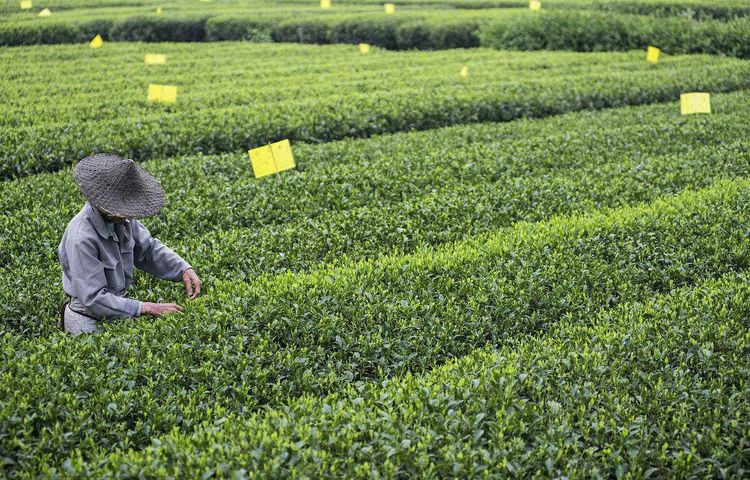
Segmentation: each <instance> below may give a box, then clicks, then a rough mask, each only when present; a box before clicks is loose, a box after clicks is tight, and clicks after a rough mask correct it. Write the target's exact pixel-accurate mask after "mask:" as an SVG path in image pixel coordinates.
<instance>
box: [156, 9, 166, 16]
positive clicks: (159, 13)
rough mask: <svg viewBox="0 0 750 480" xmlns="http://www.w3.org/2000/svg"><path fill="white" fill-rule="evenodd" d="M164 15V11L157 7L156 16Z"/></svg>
mask: <svg viewBox="0 0 750 480" xmlns="http://www.w3.org/2000/svg"><path fill="white" fill-rule="evenodd" d="M162 13H164V11H163V10H162V9H161V7H156V14H157V15H161V14H162Z"/></svg>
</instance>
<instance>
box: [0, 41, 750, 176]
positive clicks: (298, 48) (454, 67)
mask: <svg viewBox="0 0 750 480" xmlns="http://www.w3.org/2000/svg"><path fill="white" fill-rule="evenodd" d="M228 47H229V46H222V45H219V44H216V43H211V44H190V45H188V44H172V45H160V46H159V47H158V49H159V51H160V52H162V53H165V54H167V55H168V58H169V63H168V64H167V65H166V66H164V67H163V68H162V67H155V68H147V67H144V65H143V54H144V53H152V52H153V51H154V47H153V46H150V45H147V44H125V43H116V44H106V45H105V47H104V48H103V49H102V50H100V51H91V50H90V49H88V48H87V47H84V46H65V47H62V46H56V47H52V46H50V47H32V48H30V49H29V50H27V51H24V52H23V53H24V55H26V57H25V61H24V62H23V63H20V64H19V63H12V67H11V68H10V69H8V70H6V71H5V72H4V74H3V75H4V76H3V77H2V78H0V90H2V91H3V92H7V98H8V103H7V104H6V109H5V112H4V113H5V115H4V116H3V118H2V119H0V179H8V178H11V177H18V176H23V175H28V174H33V173H38V172H42V171H52V170H57V169H59V168H62V167H64V166H67V165H70V164H72V163H73V162H75V161H77V160H78V159H81V158H83V157H85V156H87V155H90V154H91V152H95V151H113V152H119V153H120V154H121V155H123V156H126V157H128V158H133V159H135V160H139V161H140V160H146V159H149V158H152V157H167V156H173V155H186V154H194V153H196V152H201V153H220V152H227V151H233V152H236V151H246V150H247V149H249V148H251V147H254V146H257V145H262V144H266V143H267V142H269V141H274V140H278V139H280V138H289V139H291V140H292V141H295V142H300V141H302V142H314V143H318V142H322V141H330V140H336V139H340V138H345V137H366V136H371V135H374V134H379V133H388V132H396V131H402V130H417V129H421V130H423V129H429V128H435V127H440V126H446V125H453V124H460V123H476V122H482V121H508V120H513V119H517V118H520V117H542V116H548V115H553V114H558V113H564V112H568V111H575V110H584V109H601V108H607V107H616V106H621V105H636V104H644V103H652V102H663V101H673V100H675V99H677V98H678V97H679V94H680V93H681V92H685V91H693V90H698V91H710V92H713V93H718V92H726V91H733V90H737V89H742V88H748V87H750V64H747V63H745V62H741V61H737V60H734V59H724V58H710V57H674V58H669V59H667V60H665V61H664V62H662V64H661V65H658V66H657V67H656V68H651V66H649V65H648V64H647V63H646V62H645V61H644V55H643V54H642V53H641V52H632V53H628V54H575V53H529V54H523V55H519V54H517V53H508V52H497V51H493V50H482V49H471V50H465V51H461V52H460V53H458V54H457V53H456V52H449V51H440V52H399V53H397V52H383V51H374V52H373V53H372V54H371V55H366V56H365V55H360V54H359V53H358V52H357V50H356V47H352V46H328V47H311V46H302V45H280V44H279V45H263V46H261V45H255V44H242V43H237V44H233V45H231V48H228ZM18 53H19V51H18V50H16V49H13V50H12V51H5V52H0V61H2V60H3V59H5V58H11V57H13V58H15V57H16V55H17V54H18ZM52 58H54V59H56V60H57V62H56V63H55V65H54V67H51V66H50V63H49V61H50V59H52ZM344 64H346V65H348V67H347V69H348V70H347V72H346V73H343V74H342V70H341V68H342V65H344ZM464 65H468V66H469V67H470V69H471V72H472V73H471V75H470V77H469V78H468V79H466V80H462V79H461V78H460V77H459V75H458V72H459V70H460V69H461V68H462V66H464ZM540 68H544V69H545V70H544V75H540V74H539V72H540ZM103 71H108V72H117V74H116V75H112V76H110V77H108V78H107V81H106V82H103V81H102V76H101V75H102V73H101V72H103ZM208 72H211V77H210V78H211V81H210V82H208V81H205V80H204V79H205V78H206V77H205V76H204V74H206V73H208ZM498 79H500V80H499V81H498ZM53 80H54V81H53ZM149 83H168V84H174V85H177V86H178V92H179V93H178V102H177V104H176V105H171V106H163V105H154V104H148V103H146V101H145V96H146V86H147V85H148V84H149ZM11 92H12V93H11ZM38 98H44V99H45V101H44V102H39V101H37V99H38Z"/></svg>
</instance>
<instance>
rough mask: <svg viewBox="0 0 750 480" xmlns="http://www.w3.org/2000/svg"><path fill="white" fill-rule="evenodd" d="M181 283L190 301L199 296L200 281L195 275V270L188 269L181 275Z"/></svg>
mask: <svg viewBox="0 0 750 480" xmlns="http://www.w3.org/2000/svg"><path fill="white" fill-rule="evenodd" d="M182 283H184V284H185V293H187V296H188V298H189V299H190V300H194V299H196V298H198V295H200V294H201V285H203V283H202V282H201V279H200V278H198V275H196V273H195V270H193V269H192V268H188V269H187V270H185V271H184V272H183V274H182Z"/></svg>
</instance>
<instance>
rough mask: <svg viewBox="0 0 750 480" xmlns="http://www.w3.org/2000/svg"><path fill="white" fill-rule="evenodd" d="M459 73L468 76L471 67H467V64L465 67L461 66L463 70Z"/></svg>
mask: <svg viewBox="0 0 750 480" xmlns="http://www.w3.org/2000/svg"><path fill="white" fill-rule="evenodd" d="M458 74H459V75H461V77H462V78H466V77H468V76H469V67H467V66H466V65H464V66H463V67H461V71H460V72H459V73H458Z"/></svg>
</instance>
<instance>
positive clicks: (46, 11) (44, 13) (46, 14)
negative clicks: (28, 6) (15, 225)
mask: <svg viewBox="0 0 750 480" xmlns="http://www.w3.org/2000/svg"><path fill="white" fill-rule="evenodd" d="M50 15H52V10H50V9H49V8H45V9H44V10H42V11H41V12H39V16H40V17H49V16H50Z"/></svg>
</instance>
